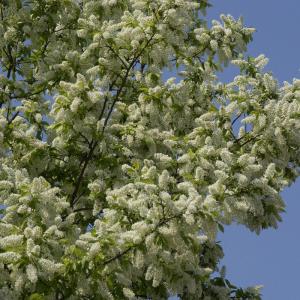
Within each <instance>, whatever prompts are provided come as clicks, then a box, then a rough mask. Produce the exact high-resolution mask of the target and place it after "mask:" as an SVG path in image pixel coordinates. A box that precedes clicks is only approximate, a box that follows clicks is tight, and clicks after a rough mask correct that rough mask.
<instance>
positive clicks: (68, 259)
mask: <svg viewBox="0 0 300 300" xmlns="http://www.w3.org/2000/svg"><path fill="white" fill-rule="evenodd" d="M209 6H210V4H209V3H208V1H207V0H201V1H200V0H198V1H193V0H31V1H30V0H28V1H19V0H10V1H5V0H3V1H0V34H1V36H2V37H3V38H1V39H0V71H1V75H0V203H1V204H2V206H1V219H0V299H5V300H10V299H11V300H16V299H30V300H41V299H49V300H52V299H57V300H62V299H70V300H76V299H90V300H92V299H95V300H98V299H99V300H101V299H105V300H106V299H153V300H154V299H167V298H168V297H169V296H170V295H177V296H178V297H179V298H180V299H189V300H190V299H191V300H192V299H204V300H209V299H211V300H215V299H220V300H229V299H236V300H237V299H244V300H246V299H260V295H259V293H260V292H259V288H258V287H253V288H246V289H242V288H238V287H236V286H235V285H233V284H232V283H230V282H229V281H228V280H227V279H226V274H225V272H224V268H220V266H219V261H220V259H221V258H222V256H223V251H222V247H221V244H220V243H219V242H218V241H217V239H216V235H217V233H218V231H223V230H224V227H223V226H224V225H229V224H232V223H240V224H243V225H244V226H246V227H248V228H249V229H250V230H251V231H254V232H256V233H259V232H260V231H261V230H262V229H267V228H269V227H276V226H277V222H278V221H280V220H281V218H280V213H281V212H283V211H284V202H283V200H282V199H281V197H280V192H281V191H282V189H283V188H285V187H287V186H289V185H290V184H291V183H292V182H293V181H295V179H296V178H297V176H298V175H299V162H300V155H299V152H300V150H299V144H300V122H299V117H300V105H299V103H300V102H299V101H300V80H296V79H295V80H294V81H293V82H292V83H287V82H285V83H284V85H283V86H279V84H278V82H277V81H276V80H275V79H274V78H273V76H272V74H270V73H265V72H264V71H263V67H264V66H265V65H266V63H267V59H266V58H265V57H264V56H263V55H260V56H258V57H250V56H248V55H247V54H246V49H247V44H248V43H249V42H250V41H251V40H252V34H253V32H254V31H255V29H253V28H248V27H246V26H245V25H244V24H243V20H242V18H240V19H238V20H235V19H234V18H233V17H232V16H230V15H227V16H225V15H221V16H220V20H219V21H212V22H208V21H207V18H206V10H207V8H208V7H209ZM208 12H209V10H208ZM229 64H233V65H235V66H237V68H238V69H239V75H238V76H236V77H235V78H233V79H232V81H231V82H229V83H222V82H220V80H219V79H218V74H219V72H222V71H223V70H224V68H226V67H227V66H228V65H229Z"/></svg>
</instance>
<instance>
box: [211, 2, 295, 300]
mask: <svg viewBox="0 0 300 300" xmlns="http://www.w3.org/2000/svg"><path fill="white" fill-rule="evenodd" d="M211 3H212V4H213V5H214V6H213V8H211V9H209V10H208V17H209V19H211V18H213V19H218V16H219V15H220V14H221V13H225V14H231V15H232V16H234V17H236V18H237V17H239V16H241V15H242V16H243V17H244V20H245V24H246V25H247V26H249V27H255V28H256V29H257V32H256V33H255V34H254V40H253V42H252V43H251V45H250V46H249V51H248V52H249V54H251V55H259V54H261V53H263V54H265V55H266V56H267V57H268V58H269V59H270V61H269V65H268V67H267V68H266V69H267V71H272V73H273V74H274V76H275V77H276V78H277V79H278V80H279V82H281V83H282V82H283V81H291V80H292V79H293V78H300V55H299V54H300V39H299V37H298V36H299V25H300V24H299V23H300V1H299V0H285V1H279V0H277V1H274V0H263V1H262V0H222V1H220V0H211ZM232 76H233V72H231V71H229V72H226V75H225V76H222V77H223V78H222V79H224V80H226V81H229V80H231V79H232ZM299 193H300V180H298V181H297V182H296V183H295V184H293V185H292V186H291V187H289V188H287V189H286V190H285V191H284V192H283V193H282V196H283V198H284V199H285V202H286V204H287V207H286V213H285V214H283V215H282V217H283V222H282V223H280V225H279V228H278V229H277V230H272V229H270V230H267V231H264V232H262V233H261V234H260V236H257V235H255V234H254V233H251V232H249V231H248V230H247V229H244V228H243V227H241V226H229V227H227V228H225V233H224V234H220V235H219V239H220V240H221V241H222V245H223V249H224V252H225V258H224V259H223V261H222V263H223V264H225V265H226V266H227V276H228V277H229V279H231V280H232V282H234V283H236V284H237V285H241V286H249V285H255V284H262V285H264V288H263V290H262V293H263V299H264V300H282V299H284V300H299V299H300V293H299V286H300V255H299V254H300V238H299V237H300V233H299V227H300V222H299V221H298V220H299V212H300V202H299V199H298V198H299V197H298V194H299Z"/></svg>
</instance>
